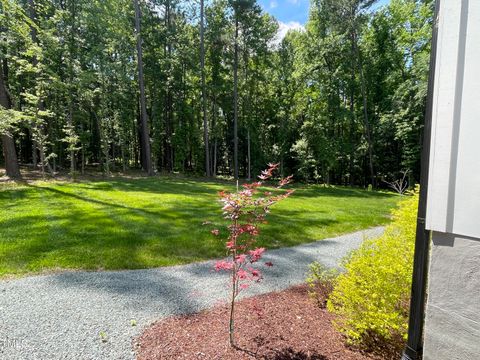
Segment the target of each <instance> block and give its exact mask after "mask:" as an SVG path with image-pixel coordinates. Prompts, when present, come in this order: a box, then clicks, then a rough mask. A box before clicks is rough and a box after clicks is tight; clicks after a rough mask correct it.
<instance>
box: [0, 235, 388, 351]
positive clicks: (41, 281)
mask: <svg viewBox="0 0 480 360" xmlns="http://www.w3.org/2000/svg"><path fill="white" fill-rule="evenodd" d="M382 233H383V228H382V227H377V228H373V229H369V230H364V231H360V232H356V233H353V234H349V235H343V236H339V237H336V238H331V239H324V240H321V241H317V242H314V243H310V244H304V245H299V246H295V247H291V248H283V249H278V250H270V251H267V252H266V254H265V256H264V258H263V260H262V261H264V262H267V261H271V262H273V263H274V266H273V267H271V268H267V267H264V268H263V274H264V277H265V280H264V281H263V282H262V283H260V284H255V285H253V286H252V287H251V288H250V289H249V290H248V291H247V292H246V293H245V295H246V296H252V295H257V294H262V293H267V292H271V291H279V290H284V289H286V288H288V287H290V286H292V285H297V284H301V283H303V282H305V276H306V273H307V271H308V265H309V264H310V263H312V262H313V261H319V262H321V263H323V264H324V265H325V266H328V267H335V266H338V262H339V260H340V259H341V258H342V257H344V256H345V255H346V254H347V253H348V252H349V251H351V250H352V249H355V248H357V247H358V246H359V245H360V244H361V243H362V241H363V240H364V239H365V238H366V237H375V236H379V235H381V234H382ZM213 264H214V261H206V262H201V263H195V264H189V265H182V266H173V267H163V268H156V269H148V270H125V271H105V272H85V271H79V272H64V273H57V274H51V275H39V276H31V277H26V278H21V279H16V280H2V281H0V359H4V360H10V359H11V360H23V359H28V360H30V359H39V360H45V359H49V360H50V359H51V360H54V359H82V360H86V359H92V360H97V359H102V360H108V359H112V360H123V359H127V360H130V359H134V358H135V354H134V352H133V346H132V340H133V339H134V337H136V336H138V335H139V334H140V333H141V332H142V330H143V329H145V328H146V327H147V326H149V325H151V324H152V323H153V322H155V321H157V320H159V319H161V318H165V317H168V316H171V315H176V314H184V313H192V312H197V311H199V310H203V309H206V308H209V307H211V306H213V305H215V304H217V303H219V302H222V301H225V300H226V296H227V282H228V278H227V277H226V275H220V274H216V273H214V271H213Z"/></svg>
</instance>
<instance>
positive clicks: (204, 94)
mask: <svg viewBox="0 0 480 360" xmlns="http://www.w3.org/2000/svg"><path fill="white" fill-rule="evenodd" d="M204 10H205V3H204V0H200V66H201V68H202V110H203V139H204V142H205V174H206V175H207V177H210V176H211V174H210V147H209V145H208V121H207V89H206V83H205V36H204V30H205V29H204V27H205V24H204V22H205V15H204Z"/></svg>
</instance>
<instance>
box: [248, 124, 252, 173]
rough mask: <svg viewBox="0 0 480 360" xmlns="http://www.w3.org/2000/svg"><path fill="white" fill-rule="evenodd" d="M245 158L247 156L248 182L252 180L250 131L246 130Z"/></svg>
mask: <svg viewBox="0 0 480 360" xmlns="http://www.w3.org/2000/svg"><path fill="white" fill-rule="evenodd" d="M247 148H248V149H247V150H248V151H247V152H248V154H247V156H248V180H250V179H251V178H252V162H251V160H252V158H251V156H250V129H248V130H247Z"/></svg>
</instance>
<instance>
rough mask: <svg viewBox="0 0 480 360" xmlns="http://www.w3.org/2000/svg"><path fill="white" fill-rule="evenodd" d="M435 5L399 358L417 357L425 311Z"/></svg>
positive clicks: (436, 17)
mask: <svg viewBox="0 0 480 360" xmlns="http://www.w3.org/2000/svg"><path fill="white" fill-rule="evenodd" d="M439 8H440V0H436V2H435V15H434V18H433V33H432V48H431V53H430V73H429V79H428V94H427V104H426V105H427V107H426V111H425V127H424V134H423V150H422V159H421V174H420V200H419V204H418V217H417V232H416V239H415V255H414V260H413V278H412V293H411V300H410V318H409V322H408V340H407V346H406V347H405V350H404V352H403V355H402V360H418V359H421V357H422V348H423V323H424V315H425V298H426V289H427V272H428V257H429V249H430V231H429V230H426V229H425V217H426V212H427V190H428V167H429V161H430V138H431V132H432V114H433V90H434V82H435V62H436V58H437V33H438V13H439Z"/></svg>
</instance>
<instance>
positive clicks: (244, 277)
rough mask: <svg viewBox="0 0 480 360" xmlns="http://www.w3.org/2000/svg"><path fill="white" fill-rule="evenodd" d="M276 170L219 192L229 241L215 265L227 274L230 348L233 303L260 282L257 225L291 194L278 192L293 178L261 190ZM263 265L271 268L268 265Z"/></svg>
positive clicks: (232, 326)
mask: <svg viewBox="0 0 480 360" xmlns="http://www.w3.org/2000/svg"><path fill="white" fill-rule="evenodd" d="M277 168H278V164H269V167H268V169H267V170H264V171H262V174H261V175H260V176H259V179H260V181H257V182H252V183H248V184H244V185H242V189H241V190H240V189H238V188H237V191H236V192H225V191H222V192H220V193H219V196H220V200H221V203H222V204H223V209H222V210H223V215H224V217H225V219H227V220H228V225H227V230H228V239H227V241H226V243H225V247H226V249H227V253H228V258H227V259H226V260H222V261H218V262H217V263H216V264H215V270H216V271H227V272H229V273H230V279H231V281H230V284H229V285H230V286H231V296H230V320H229V335H230V345H231V346H235V341H234V331H235V326H234V324H235V323H234V318H235V316H234V315H235V301H236V299H237V297H238V295H239V294H240V292H241V291H242V290H245V289H247V288H248V287H249V286H250V284H251V283H253V282H259V281H260V280H261V279H262V273H261V272H260V270H259V266H258V264H259V263H260V260H261V258H262V255H263V253H264V252H265V248H263V247H256V246H255V243H256V239H257V237H258V235H259V233H260V229H259V225H260V224H263V223H266V216H267V214H268V213H269V212H270V208H271V207H272V205H274V204H275V203H277V202H278V201H280V200H283V199H285V198H287V197H288V196H290V195H291V194H292V193H293V190H283V191H280V190H279V189H281V188H282V187H283V186H285V185H287V184H288V183H290V182H291V180H292V176H289V177H286V178H282V179H281V180H280V181H279V182H278V183H277V184H276V186H275V190H272V191H265V190H264V191H262V190H261V187H262V186H263V185H264V182H265V181H267V180H270V179H271V178H272V176H273V172H274V171H275V170H276V169H277ZM212 233H213V234H214V235H216V236H218V235H219V234H220V231H219V230H218V229H214V230H212ZM263 265H265V266H273V264H272V263H271V262H266V263H264V264H263Z"/></svg>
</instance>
